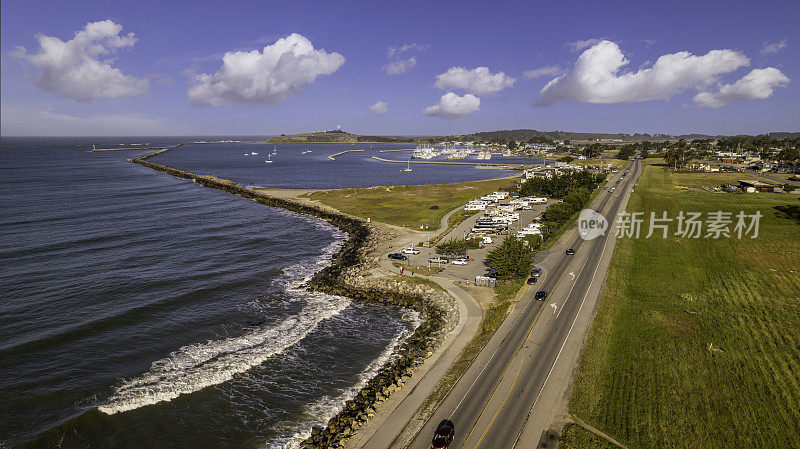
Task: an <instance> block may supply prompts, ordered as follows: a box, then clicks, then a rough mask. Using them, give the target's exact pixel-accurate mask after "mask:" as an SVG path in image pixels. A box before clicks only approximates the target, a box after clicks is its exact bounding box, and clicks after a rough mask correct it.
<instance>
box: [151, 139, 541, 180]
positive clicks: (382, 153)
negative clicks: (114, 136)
mask: <svg viewBox="0 0 800 449" xmlns="http://www.w3.org/2000/svg"><path fill="white" fill-rule="evenodd" d="M414 147H415V145H409V144H364V143H361V144H309V145H305V144H279V145H267V144H250V145H240V144H231V143H215V144H196V145H184V146H182V147H180V148H176V149H174V150H170V151H167V152H166V153H162V154H160V155H158V156H155V157H153V158H152V159H151V161H152V162H156V163H160V164H164V165H169V166H170V167H175V168H178V169H181V170H185V171H188V172H192V173H196V174H213V175H215V176H219V177H221V178H225V179H230V180H232V181H236V182H238V183H239V184H240V185H243V186H262V187H279V188H346V187H373V186H387V185H422V184H440V183H451V182H466V181H477V180H480V179H490V178H499V177H502V176H508V175H511V174H513V173H515V172H513V171H510V170H495V169H491V170H487V169H477V168H475V167H474V166H471V165H438V164H437V165H431V164H411V165H410V167H411V171H410V172H406V171H404V169H405V168H407V166H408V165H407V164H398V163H389V162H382V161H379V160H376V159H373V156H376V157H379V158H382V159H389V160H398V161H408V160H409V158H410V156H411V153H412V151H410V150H409V151H391V150H402V149H408V148H414ZM308 150H310V152H309V153H305V154H303V152H304V151H308ZM347 150H360V151H351V152H348V153H345V154H342V155H340V156H336V157H335V160H333V161H332V160H330V159H328V156H331V155H334V154H336V153H339V152H342V151H347ZM387 150H390V151H387ZM273 152H277V154H275V155H272V153H273ZM245 153H247V154H245ZM250 153H258V154H250ZM268 159H269V160H271V161H272V162H271V163H269V164H267V163H265V161H266V160H268ZM432 160H433V161H447V159H446V158H443V157H438V158H436V159H432ZM452 162H489V163H511V164H514V163H528V164H530V163H539V162H541V159H532V158H519V157H502V156H499V155H494V156H493V157H492V159H491V160H489V161H478V160H477V159H475V157H474V156H469V157H468V158H467V159H464V160H456V161H452Z"/></svg>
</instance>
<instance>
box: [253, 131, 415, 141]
mask: <svg viewBox="0 0 800 449" xmlns="http://www.w3.org/2000/svg"><path fill="white" fill-rule="evenodd" d="M357 142H389V143H391V142H397V143H404V142H414V139H413V138H411V137H405V136H361V135H358V134H350V133H348V132H345V131H341V130H338V129H337V130H332V131H322V132H316V133H304V134H290V135H285V134H281V135H280V136H274V137H270V138H269V140H267V143H357Z"/></svg>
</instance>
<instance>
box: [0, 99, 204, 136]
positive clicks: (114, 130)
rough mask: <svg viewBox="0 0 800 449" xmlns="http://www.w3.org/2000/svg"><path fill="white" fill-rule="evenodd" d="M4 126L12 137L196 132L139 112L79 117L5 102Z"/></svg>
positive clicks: (154, 134) (158, 134)
mask: <svg viewBox="0 0 800 449" xmlns="http://www.w3.org/2000/svg"><path fill="white" fill-rule="evenodd" d="M2 111H3V113H2V115H1V116H0V122H1V123H0V126H2V129H3V135H9V136H175V135H186V134H191V133H194V132H196V131H197V130H194V129H191V128H189V127H188V126H186V125H185V124H180V123H173V122H172V121H170V120H168V119H164V118H152V117H145V116H142V115H139V114H108V113H99V114H95V115H90V116H85V117H81V116H76V115H70V114H64V113H59V112H54V111H53V110H52V109H50V108H41V109H37V108H35V107H31V106H20V105H12V104H5V103H4V104H3V105H2Z"/></svg>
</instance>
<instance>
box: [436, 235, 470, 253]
mask: <svg viewBox="0 0 800 449" xmlns="http://www.w3.org/2000/svg"><path fill="white" fill-rule="evenodd" d="M478 248H480V244H479V242H478V239H463V238H452V239H447V240H445V241H444V242H442V243H440V244H438V245H436V252H437V253H439V254H443V255H447V256H455V255H461V254H466V253H467V250H470V249H478Z"/></svg>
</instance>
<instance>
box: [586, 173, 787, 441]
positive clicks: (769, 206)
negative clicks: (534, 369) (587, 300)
mask: <svg viewBox="0 0 800 449" xmlns="http://www.w3.org/2000/svg"><path fill="white" fill-rule="evenodd" d="M715 176H717V177H716V178H715ZM722 178H727V175H722V176H719V175H715V174H713V173H708V174H706V173H696V174H695V173H690V174H684V173H681V174H672V173H668V172H665V171H664V169H663V168H662V167H658V166H652V165H648V166H646V167H645V171H644V174H643V175H642V177H641V178H640V180H639V184H638V186H637V187H636V190H635V193H634V194H633V195H632V197H631V200H630V203H629V205H628V211H644V212H645V214H646V216H648V217H649V213H650V211H654V212H656V213H657V214H660V213H661V211H667V212H668V213H669V216H671V217H675V216H676V215H677V214H678V211H680V210H684V211H687V212H689V211H699V212H704V213H705V212H710V211H717V210H722V211H730V212H734V214H735V213H737V212H739V211H740V210H741V211H745V212H746V213H754V212H755V211H757V210H758V211H760V212H761V213H762V214H763V217H762V218H761V221H760V233H759V236H758V238H756V239H751V238H745V239H741V240H739V239H736V238H735V237H734V238H732V239H721V240H713V239H702V238H701V239H691V238H683V239H681V238H678V237H675V236H669V237H668V238H667V239H662V238H661V237H660V235H659V236H658V238H651V239H644V238H640V239H619V240H618V241H617V247H616V249H615V251H614V257H613V261H612V263H611V267H610V269H609V274H608V277H607V279H606V290H605V292H604V294H603V299H602V302H601V304H600V307H599V310H598V313H597V318H596V320H595V322H594V325H593V328H592V331H591V333H590V336H589V339H588V342H587V347H586V350H585V353H584V356H583V358H582V360H581V366H580V369H579V372H578V374H577V377H576V381H575V388H574V391H573V394H572V397H571V399H570V410H571V411H572V412H573V413H574V414H575V415H576V416H578V417H580V418H582V419H583V420H585V421H586V422H587V423H589V424H590V425H592V426H595V427H597V428H598V429H600V430H602V431H604V432H606V433H608V434H609V435H611V436H613V437H614V438H616V439H618V440H620V441H621V442H623V443H624V444H626V445H628V447H631V448H736V447H748V448H750V447H756V448H788V447H800V201H798V198H797V196H796V195H789V194H763V193H762V194H728V193H710V192H698V191H691V190H682V189H678V188H676V187H675V186H676V185H690V184H694V185H698V186H700V185H716V184H719V183H721V182H720V179H722ZM787 205H788V206H790V209H785V210H787V211H788V214H785V213H782V212H780V211H779V210H776V209H775V207H776V206H781V207H783V206H787ZM672 229H673V230H674V225H673V228H672ZM645 234H646V232H645ZM642 237H644V234H643V236H642Z"/></svg>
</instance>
